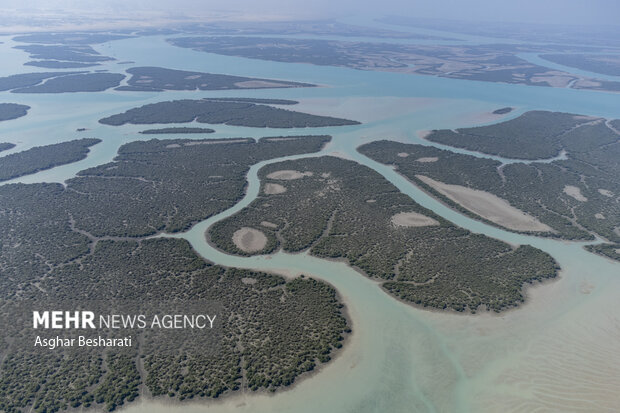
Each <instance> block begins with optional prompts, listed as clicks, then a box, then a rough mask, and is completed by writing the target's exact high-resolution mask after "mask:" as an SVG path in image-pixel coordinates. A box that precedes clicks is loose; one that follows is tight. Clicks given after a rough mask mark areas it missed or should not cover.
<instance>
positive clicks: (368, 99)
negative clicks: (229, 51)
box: [0, 37, 620, 413]
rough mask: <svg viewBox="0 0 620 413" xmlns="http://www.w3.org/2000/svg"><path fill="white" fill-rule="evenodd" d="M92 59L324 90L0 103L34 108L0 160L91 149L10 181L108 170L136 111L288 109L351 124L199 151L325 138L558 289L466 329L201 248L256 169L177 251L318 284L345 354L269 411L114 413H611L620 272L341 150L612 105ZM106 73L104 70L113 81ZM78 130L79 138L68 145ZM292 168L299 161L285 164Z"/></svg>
mask: <svg viewBox="0 0 620 413" xmlns="http://www.w3.org/2000/svg"><path fill="white" fill-rule="evenodd" d="M9 46H10V43H9V44H2V45H0V50H2V52H3V53H4V51H6V48H7V47H9ZM96 48H97V49H99V50H101V51H102V53H104V54H109V55H113V56H115V57H117V58H118V59H119V60H120V61H123V60H133V61H135V62H136V64H135V65H132V66H138V65H160V66H164V67H171V68H179V69H185V70H201V71H208V72H214V73H218V72H219V73H230V74H236V75H245V76H256V77H268V78H279V79H287V80H296V81H303V82H315V83H317V84H321V85H324V86H325V87H320V88H307V89H280V90H259V91H246V90H242V91H227V92H164V93H145V92H140V93H139V92H114V91H110V92H105V93H92V94H87V93H75V94H60V95H25V94H10V93H6V92H2V93H0V95H1V101H4V102H18V103H25V104H29V105H30V106H32V107H33V109H32V110H31V112H30V114H29V115H28V116H26V117H24V118H21V119H17V120H13V121H8V122H2V123H0V137H1V138H2V139H1V140H2V141H13V142H15V143H18V147H17V148H15V149H14V150H13V151H18V150H23V149H26V148H28V147H31V146H36V145H41V144H46V143H51V142H57V141H63V140H68V139H74V138H78V137H91V136H92V137H98V138H101V139H103V142H102V143H100V144H98V145H96V146H94V147H93V148H92V152H91V153H90V154H89V156H88V158H86V159H85V160H83V161H80V162H78V163H75V164H71V165H65V166H62V167H58V168H54V169H51V170H49V171H43V172H40V173H37V174H33V175H30V176H28V177H23V178H20V179H18V180H17V181H20V182H41V181H46V182H63V181H64V180H66V179H69V178H71V177H73V176H75V173H76V172H77V171H79V170H81V169H84V168H86V167H90V166H94V165H98V164H100V163H103V162H107V161H110V160H112V159H113V157H114V155H115V153H116V150H117V149H118V147H119V146H120V145H121V144H123V143H125V142H129V141H133V140H136V139H151V138H152V137H153V136H149V135H140V134H138V131H140V130H143V129H146V128H150V127H151V126H144V127H143V126H136V125H125V126H122V127H111V126H105V125H101V124H98V123H97V120H98V119H99V118H101V117H104V116H108V115H110V114H113V113H116V112H119V111H124V110H127V109H129V108H131V107H134V106H136V105H142V104H145V103H152V102H157V101H164V100H169V99H178V98H188V97H191V98H198V97H209V96H260V97H273V98H291V99H301V100H302V104H301V105H299V109H300V110H301V109H303V110H308V111H311V112H312V113H319V114H328V115H331V116H343V117H350V118H353V119H358V120H362V121H365V123H364V124H363V125H359V126H348V127H340V128H314V129H295V130H285V129H277V130H273V129H271V130H270V129H257V128H244V127H230V126H223V125H214V126H213V128H214V129H216V131H217V133H214V134H209V135H201V136H200V138H221V137H237V136H243V137H246V136H251V137H261V136H273V135H284V134H296V135H299V134H314V133H321V134H322V133H328V134H331V135H333V136H334V139H333V141H332V142H331V143H330V144H329V145H328V146H327V147H326V148H325V149H324V150H323V151H322V152H321V154H330V153H338V154H339V155H341V156H344V157H347V158H350V159H353V160H355V161H357V162H360V163H362V164H364V165H367V166H369V167H371V168H373V169H375V170H376V171H377V172H379V173H381V174H382V175H383V176H384V177H385V178H386V179H388V180H389V181H390V182H392V183H393V184H394V185H396V186H397V187H398V188H399V189H400V190H401V191H403V192H404V193H406V194H407V195H409V196H411V197H412V198H413V199H414V200H416V201H417V202H418V203H420V204H421V205H423V206H425V207H427V208H430V209H432V210H433V211H435V212H436V213H438V214H439V215H441V216H443V217H445V218H446V219H448V220H450V221H452V222H454V223H456V224H458V225H460V226H463V227H464V228H467V229H469V230H471V231H474V232H477V233H484V234H487V235H489V236H492V237H495V238H498V239H502V240H504V241H507V242H510V243H515V244H519V243H521V244H524V243H527V244H532V245H534V246H536V247H538V248H541V249H543V250H545V251H547V252H549V253H550V254H551V255H553V257H554V258H555V259H556V260H557V261H558V262H559V263H560V265H561V266H562V268H563V271H562V273H561V277H560V279H559V280H557V281H553V282H550V283H547V284H546V285H543V286H537V287H535V288H533V289H530V290H528V303H527V304H525V305H523V306H522V307H521V308H519V309H516V310H512V311H509V312H506V313H503V314H501V315H495V314H478V315H475V316H471V315H461V314H451V313H440V312H433V311H427V310H422V309H417V308H413V307H410V306H408V305H405V304H403V303H400V302H398V301H396V300H394V299H392V298H391V297H389V296H388V295H387V294H385V293H384V292H382V290H381V289H380V288H379V287H378V285H377V284H376V283H375V282H373V281H372V280H369V279H367V278H365V277H363V276H362V275H360V274H358V273H357V272H355V271H353V270H352V269H350V268H348V267H347V266H346V265H344V264H342V263H336V262H331V261H324V260H320V259H317V258H314V257H311V256H308V255H305V254H297V255H290V254H283V253H278V254H275V255H273V256H270V257H267V256H260V257H250V258H242V257H233V256H229V255H226V254H223V253H221V252H219V251H217V250H215V249H213V248H211V247H209V246H208V245H207V244H206V242H205V239H204V232H205V230H206V229H207V228H208V226H209V225H211V224H212V223H213V222H215V221H216V220H218V219H222V218H224V217H226V216H229V215H230V214H232V213H234V212H236V211H238V210H239V209H241V208H242V207H244V206H246V205H247V204H249V203H250V202H251V201H252V199H253V198H254V197H255V196H256V194H257V193H258V189H259V184H260V183H259V181H258V178H257V175H256V173H257V171H258V169H259V168H260V167H261V166H262V165H264V164H266V163H271V162H275V161H277V160H271V161H267V162H263V163H261V164H258V165H255V166H253V167H252V168H251V169H250V172H249V174H248V181H249V186H248V192H247V195H246V197H245V198H244V199H243V200H242V202H240V203H239V204H237V205H236V206H235V207H233V208H232V209H231V210H229V211H226V212H224V213H222V214H220V215H218V216H216V217H212V218H211V219H209V220H207V221H204V222H202V223H200V224H198V225H196V226H195V227H193V228H192V229H191V230H190V231H189V232H188V233H186V234H182V235H180V236H183V237H185V238H187V239H188V240H189V241H190V242H191V243H192V245H193V246H194V248H195V249H196V250H197V251H198V252H199V253H200V254H201V255H203V256H204V257H205V258H207V259H209V260H211V261H213V262H215V263H218V264H222V265H229V266H237V267H243V268H253V269H261V270H273V271H280V272H285V273H287V274H289V275H295V274H298V273H304V274H310V275H312V276H314V277H316V278H320V279H323V280H326V281H327V282H330V283H331V284H333V285H334V286H335V287H336V288H337V289H338V291H339V293H340V294H341V296H342V297H343V299H344V300H345V302H346V304H347V308H348V311H349V313H350V315H351V318H352V320H353V330H354V334H353V336H352V338H351V340H350V341H349V342H348V343H347V345H346V346H345V348H344V350H343V351H342V352H341V355H340V356H339V357H337V358H336V359H335V360H334V361H332V362H330V363H328V365H327V366H325V367H324V368H323V369H321V370H320V372H319V373H318V374H315V375H313V376H311V377H309V378H306V379H302V380H299V381H298V384H297V385H295V386H294V387H293V388H292V389H290V390H288V391H282V392H278V393H277V394H276V395H275V396H273V395H263V394H261V395H257V394H251V393H250V394H241V395H237V396H234V397H231V398H226V399H224V400H222V401H218V402H208V401H200V402H198V403H193V404H191V403H190V404H182V405H178V404H177V405H169V404H165V402H163V401H145V400H141V401H138V402H136V403H131V404H130V405H129V406H128V407H127V408H126V409H125V411H131V412H145V411H149V412H153V413H155V412H164V411H166V412H167V411H196V412H198V411H209V412H211V411H214V412H217V411H223V412H224V411H252V412H274V411H282V412H284V411H286V412H291V411H294V412H306V411H307V412H316V411H329V412H371V411H381V412H384V411H385V412H388V411H389V412H401V411H403V412H404V411H406V412H410V411H420V412H482V411H489V412H497V411H533V410H535V409H536V408H540V409H543V410H556V411H613V410H615V408H618V406H620V395H618V393H617V389H618V388H620V357H619V356H618V353H617V343H618V342H620V341H619V340H620V321H619V320H620V307H619V306H617V302H618V300H619V299H620V288H619V287H620V285H619V283H620V281H619V280H620V265H618V264H617V263H614V262H611V261H609V260H606V259H604V258H601V257H598V256H595V255H593V254H590V253H587V252H586V251H585V250H583V248H582V244H579V243H570V242H561V241H554V240H547V239H540V238H536V237H530V236H524V235H519V234H513V233H510V232H508V231H504V230H501V229H498V228H495V227H491V226H489V225H486V224H484V223H481V222H478V221H475V220H472V219H471V218H468V217H465V216H463V215H461V214H459V213H457V212H455V211H453V210H451V209H449V208H447V207H446V206H444V205H443V204H441V203H439V202H438V201H436V200H435V199H433V198H431V197H429V196H428V195H426V194H425V193H424V192H422V191H420V190H419V189H417V188H416V187H415V186H413V185H412V184H411V183H409V182H408V181H407V180H406V179H404V178H403V177H401V176H400V175H398V174H397V173H396V172H395V171H394V170H393V169H392V168H390V167H388V166H385V165H381V164H378V163H376V162H374V161H372V160H370V159H368V158H366V157H364V156H362V155H361V154H359V153H358V152H356V150H355V148H356V147H357V146H359V145H361V144H363V143H366V142H370V141H372V140H376V139H395V140H399V141H403V142H415V143H423V144H430V143H429V142H426V141H423V140H421V139H420V138H419V137H418V131H422V130H429V129H435V128H457V127H467V126H472V125H475V124H481V123H488V122H489V121H490V120H489V118H488V117H487V116H486V115H485V114H488V113H489V112H490V111H492V110H494V109H497V108H499V107H504V106H514V107H517V108H518V112H515V113H512V114H510V115H508V116H507V117H505V118H504V119H507V118H510V117H511V116H517V115H518V114H519V113H522V112H523V111H526V110H530V109H547V110H558V111H567V112H574V113H580V114H587V115H595V116H604V117H616V118H620V95H618V94H609V93H601V92H588V91H576V90H567V89H552V88H544V87H527V86H520V85H503V84H494V83H484V82H471V81H462V80H453V79H441V78H435V77H429V76H414V75H404V74H394V73H380V72H365V71H356V70H350V69H345V68H330V67H317V66H310V65H302V64H286V63H274V62H266V61H250V60H247V59H242V58H235V57H226V56H217V55H212V54H207V53H201V52H195V51H192V50H189V49H180V48H174V47H172V46H169V45H168V44H166V43H165V41H164V38H163V37H150V38H141V39H130V40H122V41H115V42H110V43H105V44H103V45H99V46H96ZM171 62H174V63H171ZM106 67H110V68H114V69H117V70H118V67H121V68H122V67H127V66H115V64H110V65H107V66H106ZM129 67H130V66H129ZM26 71H35V70H30V69H25V70H24V72H26ZM293 109H295V107H293ZM78 127H86V128H88V129H89V130H88V131H86V132H81V133H80V132H76V131H75V129H76V128H78ZM157 137H159V138H162V137H163V136H157ZM187 137H188V138H197V136H195V135H190V136H187ZM437 146H440V145H437ZM440 147H441V146H440ZM459 152H461V151H459ZM7 153H10V152H7ZM3 154H4V153H2V155H3ZM311 156H317V155H311ZM294 158H297V157H288V158H285V159H294ZM499 159H500V160H502V161H505V162H512V160H504V159H501V158H499Z"/></svg>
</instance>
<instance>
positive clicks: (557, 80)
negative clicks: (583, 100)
mask: <svg viewBox="0 0 620 413" xmlns="http://www.w3.org/2000/svg"><path fill="white" fill-rule="evenodd" d="M555 73H561V72H547V74H548V75H543V76H532V77H531V79H530V80H531V81H532V83H547V84H548V85H549V86H551V87H566V86H567V85H568V84H569V83H570V82H571V81H572V80H574V79H575V78H574V77H573V76H562V75H558V74H555Z"/></svg>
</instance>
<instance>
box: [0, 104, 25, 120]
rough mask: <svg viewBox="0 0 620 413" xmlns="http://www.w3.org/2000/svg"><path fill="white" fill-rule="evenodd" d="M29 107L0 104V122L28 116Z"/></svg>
mask: <svg viewBox="0 0 620 413" xmlns="http://www.w3.org/2000/svg"><path fill="white" fill-rule="evenodd" d="M29 109H30V106H28V105H20V104H17V103H0V122H1V121H4V120H11V119H17V118H21V117H22V116H26V115H27V114H28V110H29Z"/></svg>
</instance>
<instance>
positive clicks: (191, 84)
mask: <svg viewBox="0 0 620 413" xmlns="http://www.w3.org/2000/svg"><path fill="white" fill-rule="evenodd" d="M127 73H129V74H130V75H131V78H129V80H128V81H127V84H128V86H120V87H118V88H117V89H116V90H122V91H141V92H144V91H148V92H161V91H164V90H228V89H265V88H289V87H311V86H314V85H312V84H309V83H297V82H283V81H280V80H271V79H257V78H249V77H241V76H230V75H221V74H213V73H203V72H188V71H185V70H173V69H166V68H162V67H133V68H131V69H128V70H127Z"/></svg>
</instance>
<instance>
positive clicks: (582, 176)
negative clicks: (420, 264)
mask: <svg viewBox="0 0 620 413" xmlns="http://www.w3.org/2000/svg"><path fill="white" fill-rule="evenodd" d="M586 139H587V140H586ZM562 142H563V143H564V144H565V145H566V148H567V151H569V152H568V157H569V159H567V160H558V161H554V162H551V163H542V162H534V163H530V164H523V163H513V164H507V165H502V164H501V163H500V162H498V161H494V160H491V159H486V158H477V157H474V156H471V155H463V154H457V153H453V152H451V151H445V150H441V149H437V148H434V147H430V146H422V145H409V144H402V143H396V142H389V141H381V142H373V143H370V144H368V145H364V146H362V147H360V148H359V151H360V152H361V153H363V154H364V155H366V156H368V157H370V158H372V159H374V160H376V161H378V162H381V163H384V164H393V165H395V166H396V167H397V168H398V171H399V173H401V174H402V175H404V176H406V177H407V178H409V179H411V180H412V181H414V182H416V184H418V185H419V186H421V187H423V188H424V189H426V190H427V191H429V192H431V193H433V194H434V195H436V196H438V197H439V198H441V199H442V200H443V201H444V202H446V203H448V204H449V205H452V206H455V205H456V204H455V203H454V202H452V201H451V200H449V199H448V198H446V197H444V196H442V195H440V194H439V193H437V192H436V191H434V190H433V189H432V188H430V187H429V186H427V185H425V184H424V182H422V181H421V180H420V179H418V178H417V177H416V175H423V176H427V177H430V178H432V179H435V180H437V181H441V182H443V183H446V184H453V185H461V186H465V187H468V188H473V189H479V190H483V191H487V192H490V193H492V194H494V195H497V196H498V197H500V198H503V199H505V200H507V201H508V202H509V203H510V204H511V205H512V206H514V207H516V208H519V209H520V210H522V211H524V212H526V213H528V214H529V215H532V216H534V217H536V218H537V219H538V220H540V221H541V222H543V223H544V224H547V225H548V226H549V227H551V228H552V229H553V230H554V231H555V232H551V233H548V232H542V233H539V235H542V236H551V237H562V238H566V239H592V238H593V236H592V234H591V233H596V234H598V235H600V236H602V237H604V238H607V239H609V240H611V241H613V242H619V241H620V234H618V232H617V231H618V230H617V228H618V227H619V226H620V207H619V206H618V203H617V202H616V200H615V199H616V197H617V196H618V194H620V182H619V181H618V176H619V173H620V170H619V166H618V159H620V142H618V136H617V135H616V134H615V133H614V132H613V131H612V130H611V129H609V128H608V127H607V125H606V124H605V123H604V122H602V121H600V122H598V123H595V124H592V125H583V126H581V127H579V128H577V129H574V130H573V131H572V132H570V133H568V134H566V135H565V137H564V138H563V141H562ZM399 153H407V154H409V156H407V157H405V158H403V157H400V156H398V154H399ZM428 157H433V158H437V160H436V161H435V162H418V161H417V159H420V158H428ZM457 208H458V209H459V210H461V211H463V212H465V213H468V214H469V215H473V214H472V213H470V212H469V211H467V210H465V209H464V208H462V207H458V206H457ZM473 216H475V217H478V216H477V215H473ZM478 218H479V217H478Z"/></svg>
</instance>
